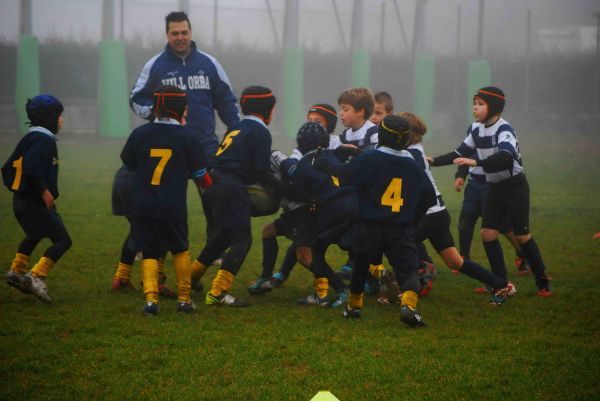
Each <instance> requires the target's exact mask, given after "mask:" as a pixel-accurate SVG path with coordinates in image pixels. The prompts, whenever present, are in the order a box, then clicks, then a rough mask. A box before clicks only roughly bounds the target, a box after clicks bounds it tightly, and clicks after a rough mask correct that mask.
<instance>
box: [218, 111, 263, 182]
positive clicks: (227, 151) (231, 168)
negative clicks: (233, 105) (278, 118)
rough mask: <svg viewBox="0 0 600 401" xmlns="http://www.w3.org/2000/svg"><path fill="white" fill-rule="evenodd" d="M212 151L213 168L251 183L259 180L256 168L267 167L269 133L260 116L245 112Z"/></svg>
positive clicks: (260, 169)
mask: <svg viewBox="0 0 600 401" xmlns="http://www.w3.org/2000/svg"><path fill="white" fill-rule="evenodd" d="M215 155H216V157H215V160H214V163H213V165H214V167H215V169H216V170H218V171H222V172H225V173H228V174H231V175H234V176H236V177H238V178H239V179H240V180H242V182H244V184H254V183H256V182H258V181H259V179H258V175H259V174H258V172H259V171H263V172H264V171H268V170H269V169H270V166H271V164H270V158H271V133H270V132H269V130H268V128H267V126H266V125H265V123H263V121H262V120H261V119H259V118H257V117H253V116H246V117H245V118H244V119H243V120H242V121H241V122H240V125H239V126H238V127H237V128H236V129H235V130H233V131H229V132H228V133H227V134H226V135H225V137H224V138H223V141H221V144H220V145H219V148H218V149H217V153H216V154H215Z"/></svg>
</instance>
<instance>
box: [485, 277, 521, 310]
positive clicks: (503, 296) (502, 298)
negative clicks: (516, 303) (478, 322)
mask: <svg viewBox="0 0 600 401" xmlns="http://www.w3.org/2000/svg"><path fill="white" fill-rule="evenodd" d="M516 293H517V289H516V288H515V286H514V285H513V283H511V282H509V283H508V284H507V285H506V287H504V288H500V289H499V290H496V291H494V293H493V295H492V298H491V299H490V305H494V306H500V305H502V304H503V303H504V302H506V300H507V299H508V298H510V297H512V296H514V295H515V294H516Z"/></svg>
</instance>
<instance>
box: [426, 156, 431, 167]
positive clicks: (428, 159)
mask: <svg viewBox="0 0 600 401" xmlns="http://www.w3.org/2000/svg"><path fill="white" fill-rule="evenodd" d="M425 159H427V163H429V165H430V166H433V157H431V156H425Z"/></svg>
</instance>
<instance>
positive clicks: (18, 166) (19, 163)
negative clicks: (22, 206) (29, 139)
mask: <svg viewBox="0 0 600 401" xmlns="http://www.w3.org/2000/svg"><path fill="white" fill-rule="evenodd" d="M12 166H13V167H14V168H15V170H16V171H15V180H14V181H13V184H12V187H10V189H12V190H13V191H17V190H18V189H19V187H20V186H21V178H22V177H23V156H21V157H19V158H18V159H17V160H15V161H13V163H12Z"/></svg>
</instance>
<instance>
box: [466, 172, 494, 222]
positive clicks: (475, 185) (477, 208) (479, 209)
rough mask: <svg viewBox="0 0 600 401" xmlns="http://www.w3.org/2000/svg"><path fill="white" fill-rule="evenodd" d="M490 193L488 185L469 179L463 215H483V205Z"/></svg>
mask: <svg viewBox="0 0 600 401" xmlns="http://www.w3.org/2000/svg"><path fill="white" fill-rule="evenodd" d="M487 193H488V184H487V182H485V181H483V182H482V181H479V180H472V179H469V181H468V182H467V186H466V187H465V196H464V198H463V203H462V209H461V213H470V214H474V215H476V216H477V217H479V216H481V215H482V214H483V203H484V202H485V198H486V197H487Z"/></svg>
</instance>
